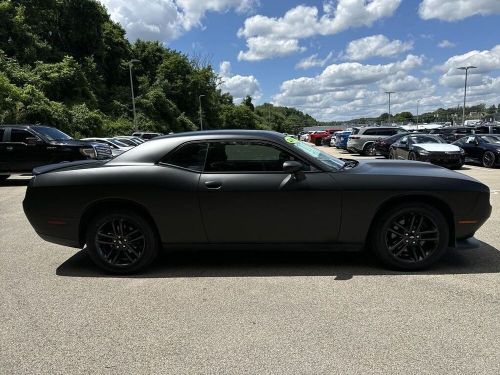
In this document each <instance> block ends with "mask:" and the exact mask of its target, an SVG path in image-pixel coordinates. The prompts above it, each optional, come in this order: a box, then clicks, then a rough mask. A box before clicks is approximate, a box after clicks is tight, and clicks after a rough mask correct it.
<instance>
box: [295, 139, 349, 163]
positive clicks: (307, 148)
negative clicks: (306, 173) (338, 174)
mask: <svg viewBox="0 0 500 375" xmlns="http://www.w3.org/2000/svg"><path fill="white" fill-rule="evenodd" d="M285 141H287V142H288V143H289V144H291V145H292V146H293V147H294V148H297V149H299V150H301V151H303V152H305V153H306V154H308V155H309V156H312V157H313V158H315V159H317V160H318V161H320V162H321V163H323V164H326V166H328V167H330V168H331V169H332V170H334V171H337V170H339V169H341V168H342V167H343V166H344V165H345V163H344V162H343V161H342V160H340V159H337V158H336V157H334V156H332V155H329V154H327V153H325V152H323V151H320V150H319V149H318V148H316V147H314V146H311V145H310V144H308V143H306V142H302V141H298V140H297V139H295V138H292V137H285Z"/></svg>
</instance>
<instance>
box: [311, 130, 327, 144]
mask: <svg viewBox="0 0 500 375" xmlns="http://www.w3.org/2000/svg"><path fill="white" fill-rule="evenodd" d="M327 134H328V133H327V132H326V131H325V130H316V131H314V132H312V133H311V135H310V137H309V142H311V143H312V144H315V145H316V146H321V144H322V140H323V138H324V137H326V136H327Z"/></svg>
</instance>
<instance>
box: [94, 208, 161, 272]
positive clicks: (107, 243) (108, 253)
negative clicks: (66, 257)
mask: <svg viewBox="0 0 500 375" xmlns="http://www.w3.org/2000/svg"><path fill="white" fill-rule="evenodd" d="M86 243H87V251H88V253H89V255H90V258H91V259H92V260H93V261H94V263H95V264H96V265H97V266H98V267H100V268H102V269H103V270H105V271H107V272H111V273H116V274H128V273H134V272H138V271H140V270H143V269H144V268H146V267H147V266H148V265H149V264H150V263H151V262H152V261H153V260H154V259H155V258H156V256H157V254H158V251H159V247H160V245H159V243H160V242H159V240H158V238H157V235H156V232H155V230H154V229H153V226H152V225H151V224H150V222H149V221H148V220H146V219H145V218H144V217H143V216H141V215H138V214H136V213H135V212H133V211H129V210H116V211H113V212H107V213H103V214H101V215H98V216H96V217H95V218H94V219H93V220H92V221H91V222H90V224H89V226H88V229H87V235H86Z"/></svg>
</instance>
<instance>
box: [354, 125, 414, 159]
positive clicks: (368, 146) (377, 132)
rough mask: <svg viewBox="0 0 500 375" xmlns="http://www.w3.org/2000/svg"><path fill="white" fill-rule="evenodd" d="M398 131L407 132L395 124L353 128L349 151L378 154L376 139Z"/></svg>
mask: <svg viewBox="0 0 500 375" xmlns="http://www.w3.org/2000/svg"><path fill="white" fill-rule="evenodd" d="M398 133H407V131H406V130H404V129H402V128H396V127H394V126H385V127H384V126H367V127H355V128H352V133H351V135H350V136H349V139H348V141H347V151H349V152H355V153H358V154H360V155H370V156H373V155H376V153H377V152H376V150H375V141H376V140H378V139H382V138H387V137H390V136H392V135H395V134H398Z"/></svg>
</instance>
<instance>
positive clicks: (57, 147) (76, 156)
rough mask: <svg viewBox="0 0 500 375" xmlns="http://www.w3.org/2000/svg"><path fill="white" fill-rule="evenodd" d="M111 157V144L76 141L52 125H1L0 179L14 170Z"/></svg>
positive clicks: (20, 170)
mask: <svg viewBox="0 0 500 375" xmlns="http://www.w3.org/2000/svg"><path fill="white" fill-rule="evenodd" d="M110 158H111V150H110V148H109V147H107V146H104V145H100V144H96V143H91V142H82V141H78V140H74V139H73V138H71V137H70V136H69V135H67V134H65V133H63V132H62V131H60V130H58V129H56V128H53V127H50V126H44V125H2V126H0V181H2V180H5V179H7V178H9V176H10V175H11V174H12V173H25V172H31V170H32V169H33V168H35V167H39V166H41V165H46V164H54V163H59V162H63V161H75V160H87V159H100V160H102V159H110Z"/></svg>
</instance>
